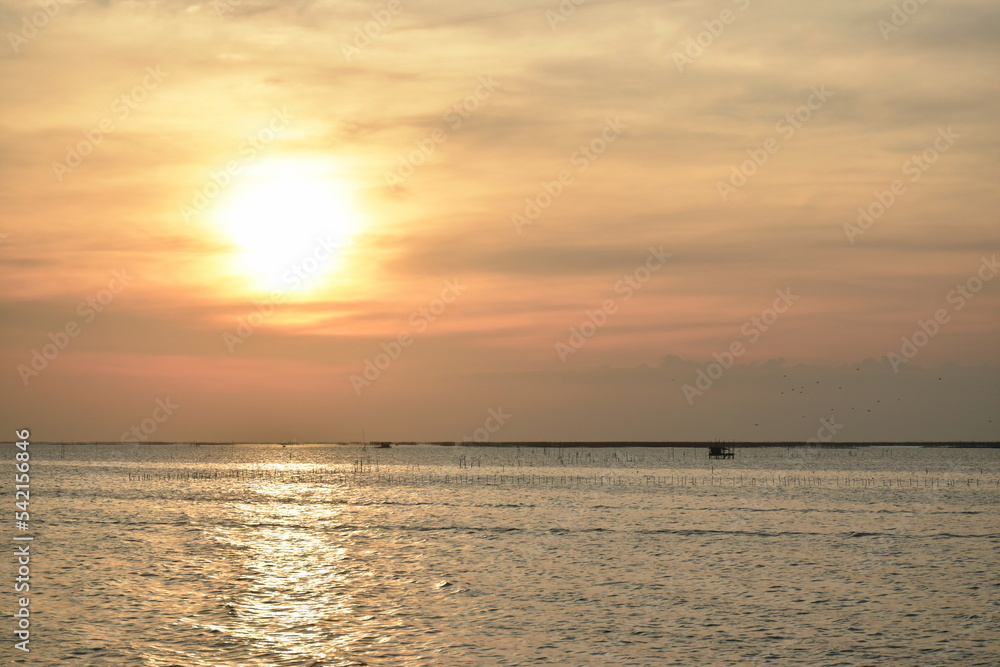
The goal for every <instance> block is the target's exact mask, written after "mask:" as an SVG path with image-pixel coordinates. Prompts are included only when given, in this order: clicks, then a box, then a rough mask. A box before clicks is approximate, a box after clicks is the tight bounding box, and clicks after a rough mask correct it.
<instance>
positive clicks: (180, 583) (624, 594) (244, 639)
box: [0, 444, 1000, 667]
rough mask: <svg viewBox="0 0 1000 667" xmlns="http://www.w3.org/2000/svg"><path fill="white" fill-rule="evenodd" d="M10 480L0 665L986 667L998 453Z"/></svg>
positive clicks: (257, 448) (457, 463)
mask: <svg viewBox="0 0 1000 667" xmlns="http://www.w3.org/2000/svg"><path fill="white" fill-rule="evenodd" d="M0 449H2V450H3V459H2V460H3V464H2V466H0V467H2V468H3V470H2V474H3V478H4V480H7V481H5V486H4V488H5V489H7V491H6V492H7V493H9V495H11V496H13V491H12V490H11V485H10V484H9V483H8V481H9V480H11V479H12V475H13V470H12V463H11V462H12V460H13V453H14V450H13V448H12V446H10V445H6V446H3V447H0ZM31 484H32V497H31V509H32V512H31V518H32V531H31V534H33V535H34V536H35V540H34V542H33V543H32V553H33V557H32V562H31V566H32V572H31V576H32V589H31V599H32V603H31V604H32V607H31V609H32V631H33V633H32V641H31V648H32V652H31V653H30V654H24V653H22V652H20V651H14V650H13V649H12V644H13V640H11V639H9V637H10V636H11V632H10V630H12V625H13V624H12V621H11V619H10V616H9V615H8V614H5V616H6V617H7V620H6V621H4V623H6V624H7V625H8V626H9V627H10V630H5V631H4V633H3V635H4V636H5V637H8V639H5V640H4V641H5V644H4V646H3V647H0V655H2V656H5V658H4V664H26V665H81V666H83V665H87V666H90V665H94V666H96V665H111V666H117V665H144V666H150V667H167V666H170V665H175V666H178V667H197V666H212V667H216V666H228V665H233V666H240V667H256V666H277V665H303V666H307V665H311V666H316V667H318V666H320V665H324V666H325V665H529V664H536V663H537V664H541V663H545V664H553V665H767V664H775V665H831V666H833V665H921V666H924V665H963V666H972V665H989V666H990V667H995V666H996V665H998V664H1000V644H998V641H1000V632H998V626H1000V623H998V619H1000V617H998V615H997V611H998V608H1000V567H998V565H1000V525H998V516H1000V515H998V504H1000V450H986V449H930V448H918V447H905V448H903V447H898V448H896V447H894V448H859V449H836V450H823V451H817V450H815V449H805V448H801V449H786V448H766V449H740V450H738V452H737V456H736V458H735V459H734V460H731V461H717V460H709V459H708V458H707V456H706V450H704V449H698V450H687V449H649V448H633V449H569V448H567V449H559V448H548V449H542V448H520V449H499V448H487V447H435V446H401V447H396V448H393V449H389V450H381V449H378V450H373V449H371V448H369V449H367V450H362V449H361V448H359V447H350V446H308V445H299V446H291V447H287V448H283V447H281V446H266V445H232V446H229V445H226V446H193V445H180V444H179V445H152V446H139V445H127V444H116V445H70V446H59V445H32V479H31ZM11 533H13V531H12V530H8V531H7V534H8V538H7V539H8V543H9V544H13V543H12V542H10V537H9V536H10V535H11ZM4 551H5V553H8V556H5V557H3V559H2V561H3V562H2V563H0V573H2V574H3V576H4V577H5V580H6V581H13V577H14V574H13V569H14V565H13V560H14V559H13V557H12V556H11V555H10V554H12V552H13V547H9V548H7V549H5V550H4ZM6 586H7V584H5V587H6ZM6 590H8V593H7V598H6V602H5V606H6V607H7V608H11V607H12V605H13V600H14V599H15V597H16V595H15V594H14V593H13V592H11V588H9V587H8V588H6Z"/></svg>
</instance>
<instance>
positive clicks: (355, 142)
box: [0, 0, 1000, 441]
mask: <svg viewBox="0 0 1000 667" xmlns="http://www.w3.org/2000/svg"><path fill="white" fill-rule="evenodd" d="M46 7H47V9H46ZM560 7H562V9H560ZM892 14H893V5H892V3H890V2H886V3H875V4H872V3H860V2H857V3H856V2H846V3H798V2H778V3H758V2H756V1H754V0H749V1H748V0H733V1H728V0H727V1H724V2H717V3H709V4H705V3H696V2H674V3H658V2H641V1H634V2H629V1H618V2H610V1H608V2H596V1H594V2H591V1H587V2H580V3H579V5H574V4H573V3H569V2H566V3H562V5H560V4H559V3H557V2H555V1H553V2H533V3H529V2H508V3H503V5H502V7H501V8H497V6H496V5H489V6H487V5H482V6H479V5H476V4H475V3H473V4H469V3H461V2H453V1H440V2H421V3H412V5H411V4H410V3H409V2H405V1H401V2H398V3H397V2H391V3H390V2H358V3H326V2H300V3H278V2H266V1H260V2H249V1H242V2H241V1H237V0H228V1H226V0H223V1H219V2H211V3H200V4H199V3H187V2H185V3H180V2H171V1H165V2H127V3H117V2H116V3H90V2H58V1H54V2H52V3H49V4H48V5H46V6H45V7H42V6H41V5H39V4H36V3H34V2H20V1H19V2H6V3H3V4H2V5H0V22H2V23H0V25H2V28H3V30H2V32H3V34H4V35H5V43H4V45H3V47H2V48H0V72H2V76H0V81H2V83H0V85H2V87H3V95H2V98H0V99H2V102H0V103H2V105H3V114H2V116H0V123H2V126H3V133H2V137H3V139H2V145H0V233H2V234H3V236H2V237H0V273H2V279H3V285H4V290H3V297H2V301H0V308H2V310H3V316H2V320H0V326H2V327H3V335H2V340H0V356H2V365H3V368H5V369H6V370H5V372H4V373H3V376H2V378H3V379H2V380H0V382H2V387H3V396H4V406H5V407H4V416H5V420H4V421H5V422H7V423H8V426H9V429H14V428H31V429H32V432H33V434H34V435H36V437H38V438H39V439H51V440H73V439H83V440H98V439H100V440H119V439H122V438H123V437H124V438H126V439H138V440H143V439H152V440H175V439H176V440H192V439H198V440H216V439H218V440H293V439H296V440H299V441H309V440H314V441H315V440H321V441H337V440H357V439H359V438H360V437H361V432H362V428H364V429H365V432H366V434H367V436H368V437H369V438H370V439H403V440H418V439H433V440H461V439H462V438H464V437H466V436H469V437H476V436H474V435H473V434H474V433H476V432H477V431H476V429H485V426H484V425H485V424H490V428H491V429H492V427H493V426H497V428H496V429H494V432H492V433H489V437H490V439H492V440H523V439H621V440H627V439H643V440H687V439H707V440H711V439H713V438H729V439H734V438H735V439H750V440H762V439H788V440H804V439H806V438H809V437H812V436H814V435H815V433H816V431H817V428H819V426H820V421H819V420H820V419H821V418H829V417H830V416H831V414H832V415H833V416H834V417H835V420H836V422H837V423H840V424H842V425H843V428H842V429H840V430H839V432H838V433H837V434H836V436H835V438H836V439H838V440H843V441H848V440H865V439H890V440H906V439H943V440H954V439H979V440H986V439H991V440H996V439H1000V419H994V418H993V415H994V413H997V412H1000V411H998V410H997V407H998V405H1000V373H998V364H1000V343H998V340H1000V338H998V336H997V333H998V326H997V325H998V313H1000V280H993V278H994V277H995V273H996V271H997V270H998V269H996V268H995V262H994V260H993V259H992V258H994V257H995V256H996V253H997V250H998V248H1000V243H998V237H1000V233H998V226H997V224H996V215H997V203H998V202H997V199H998V196H997V187H996V183H997V178H998V175H1000V174H998V169H997V146H998V131H997V127H996V121H995V118H996V114H997V110H998V105H997V101H998V100H997V87H996V84H995V81H996V80H997V79H998V69H1000V68H998V64H1000V59H998V56H1000V53H998V46H997V44H996V40H995V29H996V26H997V19H998V15H1000V10H998V9H997V8H996V7H995V5H994V4H993V3H989V2H985V1H982V2H980V1H970V2H961V3H949V4H948V5H935V4H933V3H928V4H925V5H921V6H920V7H919V9H918V10H917V11H916V13H914V14H913V15H912V16H907V17H901V16H899V15H897V16H896V17H895V19H894V18H893V16H892ZM894 20H895V24H894V23H893V21H894ZM365 31H367V33H368V35H365V34H364V33H365ZM859 207H861V208H862V209H864V210H866V211H868V213H869V214H870V216H871V217H870V218H861V222H860V223H859V210H858V209H859ZM116 272H117V273H116ZM963 290H964V291H963ZM779 291H784V293H785V294H789V293H790V294H792V295H794V298H792V299H787V297H786V301H787V303H785V302H781V303H779V302H776V299H779V296H777V294H778V293H779ZM771 309H773V310H771ZM779 310H781V311H782V312H779ZM935 314H937V317H938V320H937V322H936V328H935V321H934V319H935ZM753 318H758V319H757V320H756V321H755V320H754V319H753ZM920 322H924V323H925V324H924V328H923V331H922V330H921V325H920ZM928 322H929V323H928ZM762 325H763V326H762ZM929 330H933V335H932V336H931V335H928V334H927V333H924V332H927V331H929ZM918 332H920V333H918ZM915 334H916V336H917V338H918V340H917V341H916V342H918V343H923V344H921V345H919V346H918V345H915V346H914V348H913V350H912V351H913V352H914V354H909V353H908V352H907V351H906V350H905V349H904V347H905V346H904V343H903V341H902V338H903V337H906V338H908V339H911V340H912V338H913V336H914V335H915ZM922 337H923V338H922ZM924 338H925V339H926V340H925V339H924ZM734 345H735V346H736V348H737V349H739V350H740V353H739V354H737V355H734V357H733V364H732V366H731V367H726V368H723V366H728V362H727V360H726V354H727V353H728V351H730V350H732V349H733V346H734ZM46 346H48V347H47V348H46ZM60 348H61V349H60ZM379 355H384V356H381V357H380V356H379ZM894 355H896V356H894ZM904 356H909V357H910V360H909V361H907V362H905V363H904V362H902V361H901V360H900V358H901V357H904ZM717 360H718V361H717ZM712 363H718V364H719V366H718V367H716V368H710V365H711V364H712ZM377 366H381V368H379V367H377ZM366 368H367V375H366ZM709 373H714V374H716V375H718V377H717V378H708V379H702V380H701V384H700V385H699V384H698V381H699V377H701V374H705V375H706V376H707V374H709ZM706 385H708V386H707V388H706ZM685 386H686V387H687V388H685ZM699 387H700V388H699ZM168 398H169V399H170V401H171V403H170V404H171V405H177V406H179V407H177V408H171V409H170V410H165V409H164V408H163V407H162V406H161V407H158V404H157V400H160V401H161V402H162V401H165V400H166V399H168ZM499 408H502V410H503V413H504V414H509V415H510V417H509V418H505V419H504V420H502V421H503V423H502V424H499V425H498V424H497V420H496V418H495V417H494V418H492V419H493V421H489V420H490V419H491V417H490V413H489V411H490V410H491V409H494V410H495V409H499ZM869 410H870V412H869ZM166 412H169V413H170V414H166ZM154 413H155V414H154ZM161 418H162V419H161ZM991 420H992V421H991ZM142 424H145V425H146V428H145V430H143V428H142V427H141V425H142ZM137 425H140V426H139V429H138V431H133V430H132V429H133V428H134V427H136V426H137ZM154 427H155V428H154ZM485 432H486V431H485V430H481V431H479V433H480V434H482V433H485ZM130 433H131V435H129V434H130ZM136 433H138V435H137V434H136Z"/></svg>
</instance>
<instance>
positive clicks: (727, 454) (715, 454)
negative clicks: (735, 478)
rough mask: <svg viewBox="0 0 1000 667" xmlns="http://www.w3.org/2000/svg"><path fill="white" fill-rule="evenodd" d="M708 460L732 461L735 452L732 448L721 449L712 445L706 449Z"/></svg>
mask: <svg viewBox="0 0 1000 667" xmlns="http://www.w3.org/2000/svg"><path fill="white" fill-rule="evenodd" d="M708 458H710V459H732V458H736V450H735V449H733V448H732V447H721V446H716V445H712V446H711V447H709V448H708Z"/></svg>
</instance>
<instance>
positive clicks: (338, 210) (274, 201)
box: [213, 157, 359, 292]
mask: <svg viewBox="0 0 1000 667" xmlns="http://www.w3.org/2000/svg"><path fill="white" fill-rule="evenodd" d="M345 184H346V181H345V179H344V178H343V176H342V174H340V173H339V170H338V169H337V167H336V165H335V164H333V163H332V162H329V161H327V160H323V159H307V158H299V157H296V158H281V159H271V160H268V161H266V162H261V163H259V164H254V165H250V166H248V167H245V168H244V169H243V170H241V172H240V173H238V174H237V176H236V177H234V179H233V184H232V185H230V187H229V188H228V189H227V191H226V195H225V196H224V197H223V198H222V200H221V201H220V204H219V206H218V208H217V210H216V211H215V214H214V216H213V218H214V222H215V223H216V225H218V227H219V228H220V229H221V231H223V232H224V233H225V235H226V236H227V238H228V240H229V242H230V243H231V244H232V245H233V246H234V248H235V249H236V253H235V256H234V260H235V264H236V269H237V271H238V272H239V273H240V274H241V275H242V276H244V277H245V278H246V280H247V283H248V285H247V286H248V287H249V288H251V289H255V290H270V291H275V290H277V291H282V292H285V291H300V290H303V289H309V288H313V287H315V286H317V285H318V284H320V283H321V282H322V279H323V278H324V276H326V275H328V274H329V273H330V272H331V271H332V270H333V269H334V268H335V267H336V266H337V265H338V264H340V263H342V260H343V254H344V252H343V251H344V248H345V246H346V244H347V243H348V241H349V240H350V236H351V235H352V234H353V232H355V231H356V230H357V228H358V226H359V217H358V214H357V211H355V210H354V207H353V205H352V202H351V200H350V198H349V196H348V188H347V187H346V185H345Z"/></svg>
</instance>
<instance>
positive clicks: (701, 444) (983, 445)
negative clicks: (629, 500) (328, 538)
mask: <svg viewBox="0 0 1000 667" xmlns="http://www.w3.org/2000/svg"><path fill="white" fill-rule="evenodd" d="M7 444H11V445H12V444H14V443H7ZM32 444H33V445H196V446H199V447H201V446H216V445H273V446H275V447H277V446H282V447H313V446H317V445H320V446H327V447H360V446H363V445H364V444H365V443H361V442H301V443H298V442H296V443H292V442H288V443H282V442H165V441H147V442H119V441H103V440H97V441H89V442H78V441H71V442H61V441H56V442H43V441H38V442H32ZM380 444H381V443H380V442H374V443H372V442H370V443H367V446H369V447H372V448H378V447H379V445H380ZM391 444H392V446H393V447H397V446H398V447H405V446H408V445H436V446H440V447H579V448H601V447H604V448H612V447H616V448H620V447H688V448H706V447H741V448H751V447H810V448H817V449H853V448H856V447H941V448H950V449H956V448H958V449H1000V442H961V441H956V442H837V443H832V442H831V443H822V444H811V443H807V442H795V441H775V442H730V441H727V442H718V441H716V442H710V441H678V442H672V441H647V440H642V441H540V440H539V441H515V442H447V441H427V440H419V441H407V442H402V441H400V442H392V443H391Z"/></svg>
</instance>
